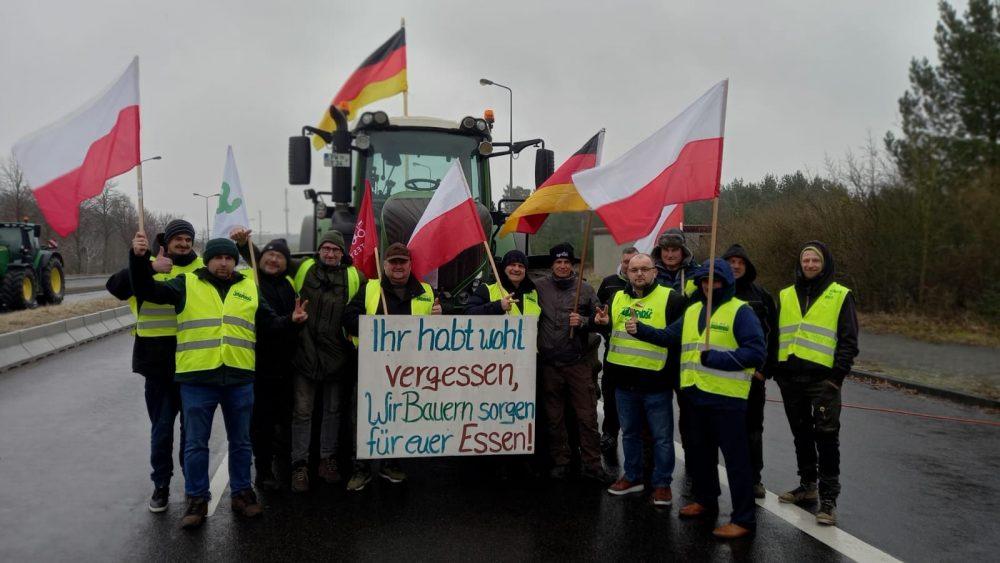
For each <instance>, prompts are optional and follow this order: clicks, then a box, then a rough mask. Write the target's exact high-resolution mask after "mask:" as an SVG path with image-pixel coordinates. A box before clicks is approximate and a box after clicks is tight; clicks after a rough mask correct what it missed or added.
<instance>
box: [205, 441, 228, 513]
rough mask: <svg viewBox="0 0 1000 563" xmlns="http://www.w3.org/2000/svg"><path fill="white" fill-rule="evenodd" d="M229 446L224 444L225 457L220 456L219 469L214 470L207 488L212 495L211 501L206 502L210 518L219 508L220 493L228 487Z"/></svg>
mask: <svg viewBox="0 0 1000 563" xmlns="http://www.w3.org/2000/svg"><path fill="white" fill-rule="evenodd" d="M228 448H229V444H228V443H227V444H226V455H224V456H222V461H221V462H220V463H219V467H217V468H216V469H215V475H212V483H211V484H210V485H209V486H208V490H209V492H210V493H211V494H212V499H211V500H209V501H208V515H209V516H211V515H213V514H215V509H216V508H217V507H218V506H219V500H221V499H222V493H224V492H226V487H228V486H229V449H228Z"/></svg>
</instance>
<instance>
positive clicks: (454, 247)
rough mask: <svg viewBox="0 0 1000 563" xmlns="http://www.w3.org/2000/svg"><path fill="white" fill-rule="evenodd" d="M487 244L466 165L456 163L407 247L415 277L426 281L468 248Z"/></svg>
mask: <svg viewBox="0 0 1000 563" xmlns="http://www.w3.org/2000/svg"><path fill="white" fill-rule="evenodd" d="M485 240H486V234H485V233H484V232H483V224H482V223H481V222H480V221H479V211H478V210H477V209H476V202H475V201H474V200H473V199H472V192H471V191H470V190H469V184H468V183H467V182H466V181H465V173H464V172H462V165H461V164H460V163H459V161H458V160H456V161H455V163H454V164H453V165H452V167H451V169H450V170H448V173H447V174H445V176H444V179H442V180H441V185H439V186H438V188H437V190H436V191H435V192H434V197H432V198H431V201H430V203H428V204H427V209H425V210H424V214H423V215H422V216H421V217H420V222H419V223H417V228H415V229H414V230H413V235H411V236H410V242H409V243H407V245H406V246H407V247H408V248H409V249H410V258H411V260H412V261H413V275H414V276H416V278H417V279H419V280H422V279H424V278H425V277H426V276H427V274H428V273H430V272H432V271H434V270H436V269H437V268H438V267H440V266H443V265H444V264H447V263H448V262H450V261H451V260H453V259H454V258H455V257H456V256H458V255H459V253H461V252H462V251H463V250H465V249H466V248H469V247H470V246H475V245H477V244H481V243H482V242H484V241H485Z"/></svg>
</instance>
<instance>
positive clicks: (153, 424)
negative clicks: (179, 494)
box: [145, 377, 184, 489]
mask: <svg viewBox="0 0 1000 563" xmlns="http://www.w3.org/2000/svg"><path fill="white" fill-rule="evenodd" d="M145 380H146V384H145V394H146V413H147V414H149V423H150V433H149V464H150V465H151V466H152V468H153V472H152V473H150V474H149V478H150V479H152V480H153V486H154V487H156V488H158V489H162V488H165V487H169V486H170V478H171V477H173V475H174V461H173V455H174V421H175V420H176V419H177V415H178V414H179V413H180V411H181V395H180V390H179V389H178V386H177V384H176V383H174V382H173V381H171V380H170V379H157V378H155V377H146V378H145ZM178 443H179V444H180V447H179V448H177V465H178V467H180V468H181V471H183V470H184V415H183V414H181V439H180V441H179V442H178Z"/></svg>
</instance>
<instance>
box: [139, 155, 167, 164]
mask: <svg viewBox="0 0 1000 563" xmlns="http://www.w3.org/2000/svg"><path fill="white" fill-rule="evenodd" d="M150 160H163V157H162V156H151V157H149V158H144V159H142V160H140V161H139V164H142V163H143V162H149V161H150Z"/></svg>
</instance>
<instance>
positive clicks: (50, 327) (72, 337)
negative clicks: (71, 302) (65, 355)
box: [0, 307, 135, 372]
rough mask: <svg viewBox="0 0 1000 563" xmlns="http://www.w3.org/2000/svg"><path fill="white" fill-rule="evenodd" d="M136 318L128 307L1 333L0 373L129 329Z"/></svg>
mask: <svg viewBox="0 0 1000 563" xmlns="http://www.w3.org/2000/svg"><path fill="white" fill-rule="evenodd" d="M133 325H135V319H134V318H133V317H132V312H131V311H129V308H128V307H116V308H114V309H107V310H104V311H100V312H97V313H91V314H89V315H82V316H79V317H73V318H71V319H66V320H62V321H56V322H54V323H48V324H44V325H41V326H36V327H31V328H26V329H23V330H18V331H14V332H8V333H6V334H0V372H3V371H7V370H9V369H11V368H14V367H17V366H19V365H23V364H26V363H28V362H33V361H35V360H38V359H40V358H44V357H45V356H48V355H51V354H55V353H57V352H61V351H63V350H66V349H67V348H72V347H74V346H79V345H80V344H83V343H84V342H89V341H91V340H95V339H97V338H103V337H105V336H108V335H111V334H115V333H118V332H121V331H123V330H129V329H131V328H132V326H133Z"/></svg>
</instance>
